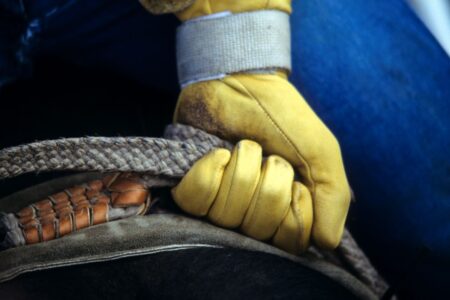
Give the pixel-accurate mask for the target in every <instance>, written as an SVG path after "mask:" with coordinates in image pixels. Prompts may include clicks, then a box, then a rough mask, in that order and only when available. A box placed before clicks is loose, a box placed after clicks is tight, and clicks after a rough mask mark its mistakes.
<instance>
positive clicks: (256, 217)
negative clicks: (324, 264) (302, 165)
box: [241, 155, 294, 240]
mask: <svg viewBox="0 0 450 300" xmlns="http://www.w3.org/2000/svg"><path fill="white" fill-rule="evenodd" d="M293 180H294V170H293V168H292V166H291V165H290V164H289V163H288V162H287V161H286V160H284V159H283V158H281V157H279V156H276V155H272V156H269V158H268V159H267V160H266V161H265V162H264V164H263V167H262V170H261V176H260V180H259V182H258V186H257V187H256V190H255V193H254V195H253V198H252V200H251V203H250V207H249V209H248V211H247V213H246V215H245V218H244V222H243V223H242V227H241V230H242V232H244V233H245V234H246V235H248V236H250V237H253V238H255V239H258V240H268V239H270V238H271V237H272V236H273V235H274V234H275V231H276V230H277V228H278V227H279V226H280V223H281V221H282V220H283V218H284V217H285V216H286V213H287V211H288V209H289V205H290V202H291V195H292V182H293Z"/></svg>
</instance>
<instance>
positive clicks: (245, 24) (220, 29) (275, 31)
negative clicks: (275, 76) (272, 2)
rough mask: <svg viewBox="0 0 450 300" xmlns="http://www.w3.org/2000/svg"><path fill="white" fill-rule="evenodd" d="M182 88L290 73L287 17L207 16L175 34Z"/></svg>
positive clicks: (257, 13)
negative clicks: (244, 75) (234, 76)
mask: <svg viewBox="0 0 450 300" xmlns="http://www.w3.org/2000/svg"><path fill="white" fill-rule="evenodd" d="M177 65H178V79H179V81H180V85H181V86H182V87H184V86H186V85H189V84H191V83H195V82H199V81H206V80H213V79H219V78H223V77H225V76H226V75H227V74H231V73H237V72H264V71H273V70H275V69H284V70H287V71H290V70H291V37H290V25H289V15H288V14H287V13H284V12H281V11H277V10H262V11H255V12H248V13H240V14H231V13H229V12H225V13H219V14H215V15H208V16H205V17H201V18H197V19H193V20H190V21H187V22H185V23H183V24H182V25H181V26H180V27H179V28H178V30H177Z"/></svg>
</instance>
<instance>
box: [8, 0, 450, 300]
mask: <svg viewBox="0 0 450 300" xmlns="http://www.w3.org/2000/svg"><path fill="white" fill-rule="evenodd" d="M2 2H4V1H2ZM81 2H83V3H81ZM0 4H1V2H0ZM0 7H1V5H0ZM25 8H26V12H27V20H26V22H24V25H25V28H24V30H23V31H21V33H20V36H18V39H17V40H18V41H21V43H20V47H17V49H16V50H17V53H19V54H20V55H22V57H27V56H28V57H31V58H32V57H33V56H36V55H42V54H52V55H56V56H58V57H59V58H62V59H65V60H67V61H70V62H73V63H77V64H80V65H84V66H89V67H98V68H104V69H110V70H112V71H114V72H118V73H121V74H123V75H126V76H128V77H130V78H132V79H134V80H138V81H140V82H141V83H144V84H146V85H149V86H156V87H159V88H162V89H172V90H173V89H177V88H178V87H177V80H176V73H175V72H176V68H175V61H174V58H175V54H174V32H175V26H176V24H177V21H176V20H175V18H174V17H173V16H162V17H161V16H158V17H156V16H150V15H149V14H147V13H146V12H145V11H144V10H143V9H141V8H140V6H139V4H138V3H137V1H125V0H123V1H110V0H108V1H107V0H92V1H76V0H65V1H62V0H40V1H35V0H34V1H33V0H29V1H25ZM291 22H292V34H293V65H294V70H293V75H292V76H291V80H292V81H293V83H294V84H295V85H296V86H297V87H298V88H299V90H300V91H301V92H302V93H303V95H304V96H305V98H306V99H308V101H309V103H310V104H311V106H312V107H313V108H314V109H315V111H316V112H317V113H318V114H319V116H320V117H321V118H322V119H323V120H324V121H325V123H326V124H328V126H329V127H330V128H331V129H332V131H333V132H334V133H335V134H336V136H337V137H338V139H339V140H340V143H341V147H342V150H343V155H344V160H345V164H346V167H347V172H348V175H349V179H350V183H351V185H352V188H353V190H354V192H355V195H356V202H355V203H354V204H353V205H352V208H351V212H350V215H349V222H348V223H349V227H350V228H351V230H352V232H353V233H354V234H355V235H356V238H357V240H358V241H359V242H360V244H361V246H362V247H363V249H364V250H365V251H366V252H367V253H368V254H369V256H370V258H371V259H372V260H373V262H374V263H375V265H376V266H377V267H378V268H379V269H380V270H381V271H382V273H383V275H384V276H386V277H387V279H388V280H389V281H390V283H391V284H394V285H396V286H398V287H399V288H400V291H401V294H403V295H404V296H406V297H425V296H428V297H429V296H430V295H435V296H436V295H439V294H440V293H442V292H446V293H449V292H450V285H449V282H450V159H449V158H448V155H449V154H450V134H449V130H450V59H449V57H448V56H447V55H446V54H445V52H444V51H443V50H442V49H441V48H440V46H439V45H438V43H437V42H436V41H435V40H434V38H433V37H432V36H431V34H430V33H429V32H428V31H427V30H426V29H425V27H424V26H423V25H422V24H421V23H420V22H419V21H418V19H417V18H416V17H415V15H413V13H412V12H411V11H410V9H409V8H408V7H407V6H406V4H404V2H403V1H401V0H366V1H356V0H353V1H351V0H348V1H335V0H304V1H294V13H293V15H292V18H291ZM0 55H1V54H0ZM0 59H1V58H0ZM0 70H2V69H0ZM2 76H4V74H2V73H0V78H1V77H2ZM0 85H1V84H0Z"/></svg>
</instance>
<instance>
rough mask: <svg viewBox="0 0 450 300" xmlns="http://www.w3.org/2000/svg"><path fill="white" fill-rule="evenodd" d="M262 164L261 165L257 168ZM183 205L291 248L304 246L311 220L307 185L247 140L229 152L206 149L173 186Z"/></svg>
mask: <svg viewBox="0 0 450 300" xmlns="http://www.w3.org/2000/svg"><path fill="white" fill-rule="evenodd" d="M261 164H262V168H261ZM172 195H173V198H174V199H175V201H176V203H177V204H178V206H180V208H181V209H183V210H184V211H186V212H188V213H190V214H192V215H195V216H198V217H204V216H207V217H208V219H209V220H210V221H211V222H213V223H214V224H217V225H219V226H222V227H225V228H240V230H241V231H242V232H243V233H244V234H246V235H248V236H250V237H253V238H255V239H258V240H269V239H272V242H273V244H274V245H275V246H277V247H279V248H282V249H284V250H286V251H289V252H291V253H294V254H299V253H301V252H302V251H304V250H306V248H307V247H308V244H309V239H310V233H311V225H312V214H313V209H312V199H311V195H310V193H309V191H308V189H307V188H306V187H305V186H304V185H303V184H301V183H300V182H297V181H295V182H294V170H293V168H292V166H291V165H290V164H289V163H288V162H287V161H286V160H284V159H283V158H281V157H279V156H276V155H272V156H269V157H268V158H267V159H266V160H265V161H264V162H263V160H262V149H261V146H260V145H258V144H257V143H255V142H252V141H249V140H243V141H241V142H239V143H238V144H237V145H236V147H235V148H234V149H233V152H232V153H231V154H230V152H229V151H228V150H226V149H218V150H215V151H212V152H210V153H209V154H207V155H206V156H204V157H203V158H201V159H200V160H199V161H197V162H196V163H195V164H194V166H193V167H192V168H191V170H189V172H188V173H187V174H186V176H185V177H184V178H183V179H182V181H181V182H180V183H179V184H178V186H176V187H175V188H174V189H173V190H172Z"/></svg>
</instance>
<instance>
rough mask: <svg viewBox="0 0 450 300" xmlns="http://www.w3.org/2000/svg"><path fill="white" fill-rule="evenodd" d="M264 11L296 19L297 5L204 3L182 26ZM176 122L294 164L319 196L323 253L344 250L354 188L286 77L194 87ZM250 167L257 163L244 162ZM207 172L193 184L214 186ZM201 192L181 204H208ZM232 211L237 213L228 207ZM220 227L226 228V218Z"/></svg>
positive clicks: (330, 140) (316, 229) (317, 231)
mask: <svg viewBox="0 0 450 300" xmlns="http://www.w3.org/2000/svg"><path fill="white" fill-rule="evenodd" d="M258 9H279V10H283V11H285V12H290V1H288V0H278V1H259V0H254V1H237V0H236V1H226V0H216V1H211V2H210V1H207V0H197V1H196V2H195V3H194V4H193V5H192V6H190V7H189V8H188V9H186V10H185V11H182V12H181V13H179V14H177V16H178V17H179V18H180V19H181V20H188V19H191V18H193V17H198V16H201V15H205V14H210V13H217V12H220V11H224V10H229V11H232V12H243V11H251V10H258ZM174 121H175V122H178V123H183V124H188V125H191V126H194V127H197V128H200V129H202V130H205V131H207V132H209V133H212V134H215V135H217V136H220V137H221V138H224V139H227V140H229V141H232V142H237V141H239V140H241V139H251V140H253V141H255V142H257V143H259V144H260V145H261V146H262V148H263V149H264V152H265V154H268V155H271V154H276V155H279V156H281V157H283V158H284V159H286V160H287V161H288V162H289V163H291V164H292V166H294V167H295V169H296V170H297V171H298V172H299V173H300V175H301V180H302V182H303V183H304V184H305V186H306V187H307V188H308V190H309V191H310V193H311V196H312V200H313V208H314V218H313V225H312V237H313V239H314V241H315V243H316V245H318V246H319V247H322V248H329V249H332V248H335V247H336V246H337V245H338V244H339V241H340V239H341V236H342V233H343V229H344V223H345V219H346V216H347V211H348V208H349V203H350V188H349V185H348V182H347V178H346V174H345V170H344V166H343V161H342V158H341V152H340V148H339V144H338V142H337V140H336V138H335V137H334V136H333V134H332V133H331V132H330V131H329V129H328V128H327V127H326V126H325V125H324V124H323V123H322V121H321V120H320V119H319V118H318V117H317V115H316V114H315V113H314V112H313V110H312V109H311V108H310V107H309V106H308V104H307V103H306V101H305V100H304V99H303V97H302V96H301V95H300V94H299V92H298V91H297V90H296V89H295V87H294V86H292V85H291V84H290V83H289V82H288V81H287V76H286V74H285V73H282V72H281V71H280V72H277V73H273V74H244V73H239V74H233V75H229V76H226V77H225V78H223V79H220V80H211V81H204V82H199V83H194V84H191V85H188V86H187V87H186V88H184V89H183V90H182V92H181V95H180V97H179V100H178V104H177V108H176V112H175V116H174ZM219 153H223V151H222V152H219ZM214 155H218V154H217V153H215V154H214ZM220 157H221V161H220V162H221V163H217V164H216V166H217V168H218V167H219V166H222V168H223V167H224V166H225V161H226V159H225V158H226V154H221V155H220ZM276 161H281V159H277V160H276ZM247 163H250V160H247V161H244V162H243V164H247ZM273 163H274V164H275V162H273ZM256 165H257V164H256V163H254V165H248V167H245V168H248V169H251V168H253V167H255V168H256ZM286 168H287V167H286ZM206 169H208V168H204V170H203V171H204V172H205V173H201V172H191V173H190V174H189V175H188V176H189V177H191V178H192V180H190V181H191V182H192V183H191V184H193V182H195V181H199V182H201V181H204V180H208V178H206V177H210V176H209V175H206V174H211V175H212V174H213V173H214V172H213V171H212V170H209V169H208V170H209V171H208V170H206ZM208 172H209V173H208ZM217 172H218V171H217ZM214 176H216V177H215V179H214V180H216V181H214V182H215V184H219V183H218V182H220V181H219V179H217V178H218V177H217V176H218V175H217V174H216V173H214ZM194 177H195V178H194ZM219 177H220V176H219ZM271 178H272V177H271ZM210 180H213V179H212V178H211V179H210ZM240 180H242V182H241V183H239V182H238V181H237V180H235V181H233V184H235V185H237V186H240V187H241V188H240V191H241V192H242V193H244V191H245V192H247V190H246V188H244V187H245V186H248V183H247V182H246V179H245V178H243V179H240ZM271 180H277V181H279V180H286V182H285V183H284V184H285V185H283V186H287V185H288V183H287V182H289V184H290V183H291V182H292V178H291V177H288V176H285V177H280V178H274V179H271ZM211 184H212V183H211ZM274 184H275V183H274ZM227 186H229V185H226V184H225V185H224V189H225V188H226V187H227ZM200 187H204V188H205V187H207V185H202V184H200V185H198V190H195V191H194V190H191V191H190V192H189V193H186V194H185V195H186V198H183V195H181V193H175V198H176V200H177V202H178V203H179V204H180V205H182V204H181V203H182V202H183V199H184V200H186V199H187V197H191V198H192V199H193V200H194V201H197V199H200V197H198V194H199V193H206V192H207V191H209V190H203V191H202V189H201V188H200ZM299 189H300V188H299ZM277 192H278V191H277ZM274 193H275V192H274ZM234 194H236V192H233V195H234ZM237 194H239V193H237ZM177 197H179V198H178V199H177ZM236 197H238V196H236ZM300 197H301V196H300ZM208 199H209V198H208ZM202 201H203V200H202ZM210 201H212V200H210ZM278 201H281V200H278ZM293 202H295V201H293ZM252 203H253V202H252ZM197 205H200V206H201V205H206V204H202V203H198V204H197ZM182 207H183V206H182ZM224 209H229V208H228V206H227V207H226V208H224ZM260 209H261V210H265V209H267V211H266V212H265V215H266V216H270V215H271V214H276V212H275V211H271V210H270V209H271V208H266V207H265V206H261V207H260ZM203 213H206V212H203ZM210 218H211V217H210ZM277 218H278V216H277ZM237 219H238V218H237ZM214 220H215V219H214ZM218 220H219V221H218V223H219V224H220V218H219V219H218ZM244 223H245V222H244ZM232 224H233V225H235V224H237V222H236V223H232ZM258 226H262V227H261V228H262V229H261V230H263V229H264V228H266V227H264V226H263V225H261V224H259V225H258ZM267 226H268V225H267ZM269 227H270V226H269ZM270 228H271V229H273V228H272V227H270ZM244 231H245V230H244ZM269 233H270V234H271V233H273V230H270V231H268V232H267V234H264V235H261V236H259V235H258V236H259V237H260V238H267V237H269V236H270V235H269ZM275 240H276V238H275Z"/></svg>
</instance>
